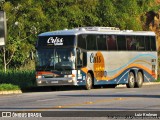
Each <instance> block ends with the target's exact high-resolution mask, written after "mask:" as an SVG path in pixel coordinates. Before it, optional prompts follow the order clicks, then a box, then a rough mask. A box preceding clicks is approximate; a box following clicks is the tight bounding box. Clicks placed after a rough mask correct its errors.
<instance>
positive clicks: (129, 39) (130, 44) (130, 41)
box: [126, 36, 136, 50]
mask: <svg viewBox="0 0 160 120" xmlns="http://www.w3.org/2000/svg"><path fill="white" fill-rule="evenodd" d="M126 43H127V50H136V40H135V37H134V36H126Z"/></svg>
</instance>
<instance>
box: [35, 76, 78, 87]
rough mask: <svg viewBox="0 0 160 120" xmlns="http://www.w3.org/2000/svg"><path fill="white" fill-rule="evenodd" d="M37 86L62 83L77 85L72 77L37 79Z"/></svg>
mask: <svg viewBox="0 0 160 120" xmlns="http://www.w3.org/2000/svg"><path fill="white" fill-rule="evenodd" d="M36 82H37V86H62V85H77V82H76V80H75V79H74V78H72V77H71V78H43V79H37V80H36Z"/></svg>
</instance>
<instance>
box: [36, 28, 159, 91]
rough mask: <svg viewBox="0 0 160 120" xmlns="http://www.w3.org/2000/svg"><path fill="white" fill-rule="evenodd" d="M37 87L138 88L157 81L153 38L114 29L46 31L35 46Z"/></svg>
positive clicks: (149, 33)
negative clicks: (125, 86)
mask: <svg viewBox="0 0 160 120" xmlns="http://www.w3.org/2000/svg"><path fill="white" fill-rule="evenodd" d="M36 49H37V52H36V81H37V85H38V86H64V85H75V86H85V88H86V89H91V88H93V87H94V86H104V87H105V86H108V87H116V85H118V84H126V85H127V87H128V88H134V87H138V88H139V87H141V86H142V84H143V82H151V81H153V80H155V79H157V66H158V65H157V64H158V60H157V59H158V57H157V51H156V35H155V33H154V32H151V31H133V30H123V31H122V30H119V29H118V28H115V27H80V28H75V29H70V30H67V29H65V30H59V31H53V32H45V33H42V34H40V35H39V36H38V41H37V45H36Z"/></svg>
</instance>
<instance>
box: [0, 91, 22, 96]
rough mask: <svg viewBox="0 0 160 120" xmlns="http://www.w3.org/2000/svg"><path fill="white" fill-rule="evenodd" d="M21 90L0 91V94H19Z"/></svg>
mask: <svg viewBox="0 0 160 120" xmlns="http://www.w3.org/2000/svg"><path fill="white" fill-rule="evenodd" d="M21 93H22V91H21V90H9V91H0V95H9V94H21Z"/></svg>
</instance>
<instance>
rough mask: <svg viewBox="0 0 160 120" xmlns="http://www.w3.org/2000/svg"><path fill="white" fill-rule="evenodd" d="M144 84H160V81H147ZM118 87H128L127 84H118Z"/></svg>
mask: <svg viewBox="0 0 160 120" xmlns="http://www.w3.org/2000/svg"><path fill="white" fill-rule="evenodd" d="M143 85H160V82H145V83H143ZM117 87H126V85H125V84H124V85H122V84H121V85H117Z"/></svg>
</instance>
